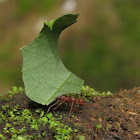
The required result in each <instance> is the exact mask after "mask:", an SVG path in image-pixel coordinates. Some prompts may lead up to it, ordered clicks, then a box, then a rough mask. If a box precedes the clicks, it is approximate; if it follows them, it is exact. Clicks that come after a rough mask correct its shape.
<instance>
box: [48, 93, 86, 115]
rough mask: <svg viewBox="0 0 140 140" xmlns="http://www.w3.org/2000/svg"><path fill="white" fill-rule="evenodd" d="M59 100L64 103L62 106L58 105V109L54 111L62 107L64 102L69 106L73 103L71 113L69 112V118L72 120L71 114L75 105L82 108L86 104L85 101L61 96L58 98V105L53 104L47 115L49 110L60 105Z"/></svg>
mask: <svg viewBox="0 0 140 140" xmlns="http://www.w3.org/2000/svg"><path fill="white" fill-rule="evenodd" d="M59 100H60V101H62V102H61V103H60V104H58V105H57V107H55V108H53V110H55V109H57V108H58V107H59V106H60V105H62V104H63V103H64V102H66V103H68V104H70V103H71V108H70V112H69V117H68V118H70V116H71V112H72V109H73V105H74V104H78V105H80V106H82V105H84V104H85V102H84V100H83V99H75V98H74V97H69V96H65V95H62V96H60V97H57V101H56V103H54V104H52V105H51V106H50V107H49V108H48V110H47V113H48V112H49V110H50V109H51V108H52V107H53V106H54V105H56V104H57V103H58V101H59Z"/></svg>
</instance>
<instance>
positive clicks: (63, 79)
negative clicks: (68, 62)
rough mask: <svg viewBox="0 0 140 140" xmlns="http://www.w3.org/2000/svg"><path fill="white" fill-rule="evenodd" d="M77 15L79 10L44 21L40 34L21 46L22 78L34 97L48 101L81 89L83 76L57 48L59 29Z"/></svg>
mask: <svg viewBox="0 0 140 140" xmlns="http://www.w3.org/2000/svg"><path fill="white" fill-rule="evenodd" d="M77 17H78V14H67V15H64V16H61V17H59V18H57V19H55V20H51V21H50V22H47V23H44V27H43V29H42V31H41V32H40V34H39V35H38V36H37V37H36V38H35V39H34V40H33V41H32V42H31V43H30V44H29V45H27V46H26V47H23V48H21V54H22V56H23V67H22V76H23V82H24V85H25V92H26V95H27V96H28V97H29V98H30V99H31V100H33V101H35V102H37V103H41V104H43V105H49V104H50V103H51V102H52V101H54V100H55V99H56V97H58V96H61V95H63V94H66V93H79V92H80V90H81V87H82V85H83V80H81V79H80V78H78V77H77V76H76V75H74V74H73V73H72V72H70V71H69V70H68V69H67V68H66V67H65V66H64V64H63V63H62V61H61V58H60V55H59V52H58V38H59V35H60V33H61V32H62V31H63V30H64V29H65V28H66V27H68V26H70V25H72V24H73V23H75V22H76V20H77Z"/></svg>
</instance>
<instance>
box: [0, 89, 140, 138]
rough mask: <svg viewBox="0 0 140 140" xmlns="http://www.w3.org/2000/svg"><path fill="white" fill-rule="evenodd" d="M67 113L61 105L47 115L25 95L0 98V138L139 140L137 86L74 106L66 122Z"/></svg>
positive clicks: (66, 108) (139, 116)
mask: <svg viewBox="0 0 140 140" xmlns="http://www.w3.org/2000/svg"><path fill="white" fill-rule="evenodd" d="M27 109H28V110H29V112H28V111H27ZM11 110H12V111H11ZM39 110H41V111H39ZM69 110H70V107H69V106H68V105H67V104H66V103H64V104H63V105H61V106H60V107H58V109H56V110H54V111H53V109H51V110H50V112H52V113H49V115H50V116H49V115H48V116H47V114H46V112H47V107H46V106H42V105H38V104H36V103H34V102H33V101H31V100H30V99H29V98H28V97H27V96H26V95H25V94H16V95H13V96H12V97H9V95H7V98H3V97H1V99H0V139H6V140H8V139H14V138H16V137H18V138H21V137H22V138H25V139H36V140H39V139H40V140H42V139H48V140H53V139H58V140H61V139H73V140H94V139H95V140H138V139H140V87H137V88H133V89H130V90H120V91H119V92H118V93H115V94H113V95H109V96H104V97H102V96H93V97H92V99H90V100H89V101H88V102H86V104H85V105H83V106H77V105H74V109H73V111H72V115H71V117H70V118H69V119H68V115H69ZM23 111H24V112H23ZM12 112H13V113H12ZM25 112H26V113H25ZM27 112H28V113H27ZM27 114H28V115H27ZM51 115H52V116H51ZM4 116H5V117H4ZM17 116H18V117H17ZM25 116H28V117H25ZM46 118H47V121H46V123H45V119H46ZM17 121H19V122H20V123H18V122H17ZM58 128H59V129H58ZM17 130H18V132H16V131H17ZM65 130H66V131H65ZM68 130H69V131H68ZM19 132H20V133H19ZM64 132H65V133H64ZM62 135H63V136H62ZM23 136H24V137H23ZM33 136H34V137H33ZM54 137H55V138H54Z"/></svg>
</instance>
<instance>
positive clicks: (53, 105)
mask: <svg viewBox="0 0 140 140" xmlns="http://www.w3.org/2000/svg"><path fill="white" fill-rule="evenodd" d="M57 103H58V100H57V101H56V103H54V104H52V105H51V106H50V107H49V108H48V110H47V113H49V111H50V109H51V108H52V107H53V106H54V105H56V104H57Z"/></svg>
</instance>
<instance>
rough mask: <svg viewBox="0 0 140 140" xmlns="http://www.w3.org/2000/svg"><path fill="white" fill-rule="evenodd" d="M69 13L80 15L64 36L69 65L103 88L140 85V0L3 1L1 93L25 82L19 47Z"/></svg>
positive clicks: (62, 49) (0, 10)
mask: <svg viewBox="0 0 140 140" xmlns="http://www.w3.org/2000/svg"><path fill="white" fill-rule="evenodd" d="M66 13H79V14H80V16H79V18H78V22H77V23H76V24H74V25H73V26H71V27H69V28H68V29H66V30H65V31H64V32H63V33H62V35H61V37H60V41H59V51H60V55H61V58H62V61H63V63H64V64H65V66H66V67H67V68H68V69H69V70H71V71H72V72H73V73H75V74H77V75H78V76H79V77H80V78H82V79H84V80H85V85H87V84H88V85H90V86H91V87H93V88H95V89H97V90H99V91H104V90H105V91H107V90H110V91H112V92H116V91H118V90H119V89H121V88H132V87H135V86H140V1H139V0H135V1H134V0H129V1H128V0H123V1H122V0H42V1H38V0H0V93H1V94H4V93H5V92H6V91H8V90H9V89H11V87H12V86H14V85H16V86H23V82H22V77H21V67H22V58H21V54H20V48H21V47H22V46H24V45H27V44H28V43H30V42H31V40H33V39H34V38H35V37H36V36H37V34H38V33H39V31H40V30H41V28H42V26H43V23H44V22H46V21H49V20H51V19H54V18H57V17H59V16H61V15H63V14H66Z"/></svg>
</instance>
